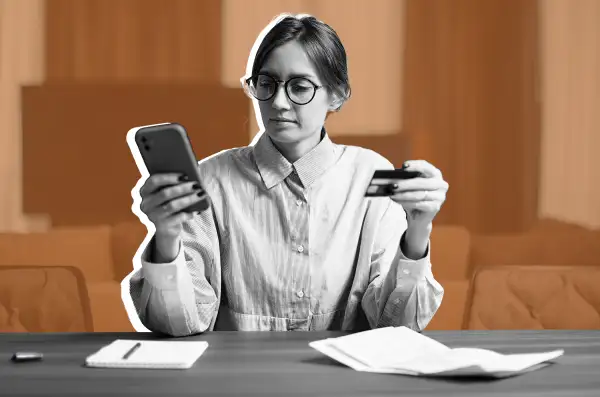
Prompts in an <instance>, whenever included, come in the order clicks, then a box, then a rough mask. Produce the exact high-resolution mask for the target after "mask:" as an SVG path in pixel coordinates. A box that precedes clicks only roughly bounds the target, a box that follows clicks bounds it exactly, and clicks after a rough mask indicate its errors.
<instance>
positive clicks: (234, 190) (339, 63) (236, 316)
mask: <svg viewBox="0 0 600 397" xmlns="http://www.w3.org/2000/svg"><path fill="white" fill-rule="evenodd" d="M263 32H266V33H265V34H264V37H263V40H262V42H261V43H260V46H258V47H256V46H255V48H257V50H256V54H255V57H254V60H253V61H252V60H251V61H250V62H249V65H252V67H251V70H250V73H249V75H248V76H246V78H244V79H243V85H244V88H245V90H246V92H247V93H249V94H250V95H251V97H252V99H253V100H254V103H255V110H257V111H258V112H259V113H260V115H259V117H258V118H257V119H258V120H259V122H262V131H261V134H259V136H258V137H257V139H256V140H255V141H254V142H253V144H251V145H250V146H247V147H242V148H234V149H229V150H225V151H223V152H221V153H218V154H216V155H214V156H211V157H209V158H207V159H204V160H203V161H200V162H199V165H198V167H199V170H200V174H201V176H202V185H203V188H204V190H201V189H200V187H199V186H195V185H194V183H193V182H187V181H185V180H180V179H178V178H179V175H170V174H162V175H153V176H151V177H149V178H148V179H147V180H146V182H145V184H144V185H143V186H142V187H141V189H140V192H139V193H140V197H141V204H140V209H141V211H142V212H143V213H144V214H146V215H147V217H148V219H149V220H150V221H151V222H152V223H153V224H154V226H155V228H156V231H155V234H154V236H153V239H152V240H151V242H150V243H149V244H148V246H147V247H146V248H145V249H144V250H143V254H142V256H141V267H140V268H139V269H138V270H137V271H135V272H133V273H132V276H131V279H130V280H129V282H127V283H124V285H126V286H129V287H130V290H129V291H128V292H129V294H130V296H131V299H132V302H133V307H131V311H133V310H135V314H136V315H137V316H139V319H140V321H141V324H143V326H144V327H145V328H147V329H149V330H151V331H154V332H159V333H163V334H167V335H171V336H186V335H192V334H196V333H201V332H204V331H207V330H209V331H210V330H273V331H284V330H326V329H332V330H352V331H359V330H366V329H370V328H375V327H382V326H390V325H394V326H400V325H404V326H407V327H409V328H411V329H414V330H418V331H420V330H422V329H423V328H425V326H426V325H427V324H428V323H429V321H430V320H431V318H432V317H433V315H434V313H435V312H436V310H437V309H438V307H439V306H440V304H441V301H442V296H443V292H444V290H443V288H442V286H441V285H440V284H439V283H438V282H437V281H436V280H435V279H434V277H433V275H432V271H431V263H430V260H429V258H430V255H429V236H430V233H431V229H432V221H433V219H434V217H435V215H436V214H437V212H438V211H439V209H440V207H441V205H442V203H443V202H444V200H445V196H446V191H447V189H448V184H447V183H446V182H445V181H444V180H443V178H442V175H441V173H440V171H439V170H437V169H436V168H435V167H433V166H432V165H431V164H429V163H427V162H425V161H408V162H406V163H405V164H404V168H406V169H408V170H415V171H419V172H420V173H421V175H422V176H421V177H418V178H415V179H411V180H398V181H397V183H396V185H395V191H394V194H393V196H391V197H381V198H379V197H378V198H365V196H364V194H365V191H366V188H367V186H368V184H369V182H370V180H371V177H372V176H373V172H374V171H375V170H379V169H393V168H394V166H393V165H392V164H391V163H390V162H389V161H388V160H386V159H385V158H383V157H382V156H381V155H379V154H377V153H375V152H373V151H371V150H367V149H364V148H359V147H352V146H343V145H338V144H335V143H333V142H332V141H331V140H330V138H329V136H328V134H327V132H326V130H325V127H324V124H325V120H326V118H327V116H328V114H329V113H331V112H336V111H339V110H340V108H341V107H342V105H343V104H344V102H345V101H346V100H348V98H349V97H350V84H349V80H348V72H347V64H346V54H345V50H344V47H343V45H342V43H341V42H340V39H339V38H338V36H337V34H336V33H335V31H334V30H333V29H331V28H330V27H329V26H328V25H326V24H324V23H323V22H321V21H318V20H316V19H315V18H314V17H311V16H307V15H303V16H292V15H282V16H280V17H279V18H278V19H276V20H274V21H273V22H272V23H271V24H270V26H268V27H267V29H265V31H263ZM259 40H260V36H259ZM257 43H258V40H257ZM251 58H252V56H251ZM207 197H208V198H209V199H210V201H211V207H210V209H209V210H206V211H204V212H202V213H197V214H193V215H191V214H187V213H185V212H181V210H182V209H184V208H185V207H187V206H189V205H190V204H192V203H195V202H197V201H199V200H203V199H207ZM130 316H131V313H130Z"/></svg>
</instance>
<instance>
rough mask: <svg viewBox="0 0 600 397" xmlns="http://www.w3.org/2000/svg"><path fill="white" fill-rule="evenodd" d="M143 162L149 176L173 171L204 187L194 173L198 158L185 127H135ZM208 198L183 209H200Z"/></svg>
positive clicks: (137, 143) (173, 125)
mask: <svg viewBox="0 0 600 397" xmlns="http://www.w3.org/2000/svg"><path fill="white" fill-rule="evenodd" d="M134 134H135V135H134V139H135V144H136V146H137V147H138V149H139V151H140V154H141V156H142V159H143V160H144V164H145V165H146V168H147V169H148V173H149V174H150V175H155V174H162V173H177V174H184V175H185V176H187V178H188V181H190V182H192V181H194V182H196V183H198V185H200V188H201V189H202V190H204V187H203V186H202V181H200V174H199V172H198V160H197V159H196V155H195V154H194V150H193V149H192V143H191V141H190V138H189V137H188V135H187V132H186V130H185V128H184V127H183V126H182V125H180V124H177V123H164V124H156V125H150V126H144V127H137V131H135V132H134ZM209 205H210V203H209V200H208V197H206V198H205V199H203V200H201V201H199V202H197V203H195V204H192V205H191V206H189V207H187V208H185V209H184V210H183V211H184V212H189V213H192V212H202V211H204V210H206V209H208V207H209Z"/></svg>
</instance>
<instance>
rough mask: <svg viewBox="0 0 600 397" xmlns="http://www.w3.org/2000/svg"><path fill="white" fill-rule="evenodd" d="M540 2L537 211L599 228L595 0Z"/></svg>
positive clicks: (598, 18)
mask: <svg viewBox="0 0 600 397" xmlns="http://www.w3.org/2000/svg"><path fill="white" fill-rule="evenodd" d="M540 7H541V25H542V26H541V29H540V31H541V32H542V37H541V47H542V57H543V68H542V71H543V79H542V90H541V92H542V99H543V101H542V103H543V112H542V120H543V122H542V125H543V139H542V175H541V183H540V185H541V186H540V193H541V195H540V211H539V212H540V216H541V217H546V218H552V219H558V220H561V221H565V222H573V223H577V224H578V225H582V226H585V227H589V228H596V229H598V228H600V183H599V181H600V156H598V152H599V151H600V1H598V0H578V1H571V0H544V1H543V2H541V3H540Z"/></svg>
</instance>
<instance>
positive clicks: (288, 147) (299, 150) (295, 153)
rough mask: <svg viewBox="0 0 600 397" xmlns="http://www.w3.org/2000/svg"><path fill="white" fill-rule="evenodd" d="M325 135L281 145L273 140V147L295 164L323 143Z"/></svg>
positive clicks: (321, 134)
mask: <svg viewBox="0 0 600 397" xmlns="http://www.w3.org/2000/svg"><path fill="white" fill-rule="evenodd" d="M323 137H324V134H323V133H321V132H319V133H318V134H315V135H314V136H310V137H308V138H306V139H304V140H301V141H298V142H289V143H281V142H276V141H274V140H273V139H271V142H273V145H275V147H277V149H278V150H279V152H280V153H281V154H282V155H283V157H285V158H286V159H287V161H289V162H290V163H291V164H294V163H295V162H296V161H298V160H299V159H301V158H302V157H304V155H306V154H307V153H308V152H310V151H311V150H313V149H314V148H315V147H317V145H318V144H319V143H320V142H321V139H322V138H323Z"/></svg>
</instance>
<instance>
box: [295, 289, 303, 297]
mask: <svg viewBox="0 0 600 397" xmlns="http://www.w3.org/2000/svg"><path fill="white" fill-rule="evenodd" d="M296 295H298V298H302V297H304V291H302V290H300V291H298V292H296Z"/></svg>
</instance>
